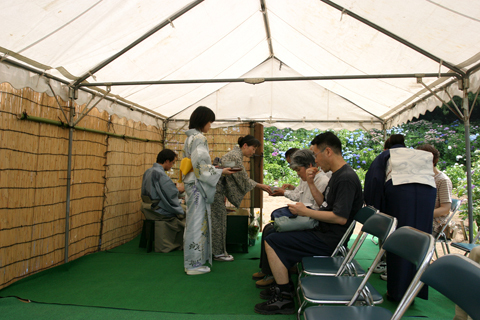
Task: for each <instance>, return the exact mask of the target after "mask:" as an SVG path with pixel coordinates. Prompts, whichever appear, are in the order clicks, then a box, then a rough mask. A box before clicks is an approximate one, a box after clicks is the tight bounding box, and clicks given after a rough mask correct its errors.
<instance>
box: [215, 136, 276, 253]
mask: <svg viewBox="0 0 480 320" xmlns="http://www.w3.org/2000/svg"><path fill="white" fill-rule="evenodd" d="M258 147H260V141H259V140H258V139H255V137H254V136H252V135H246V136H245V137H240V138H238V146H235V147H234V148H233V150H231V151H229V152H228V153H226V154H225V155H223V156H222V160H221V163H222V165H224V166H225V164H226V163H229V162H232V163H233V162H234V163H235V165H234V166H233V167H235V168H238V169H241V170H240V171H239V172H238V173H235V174H232V175H231V176H226V177H223V178H221V179H220V181H219V183H217V191H216V193H215V199H214V201H213V203H212V248H213V259H214V260H217V261H233V259H234V258H233V256H232V255H229V254H228V253H227V249H226V242H225V240H226V237H227V208H226V207H225V196H226V197H227V199H228V201H229V202H230V203H231V204H233V205H234V206H235V207H237V208H238V207H239V206H240V203H241V202H242V200H243V197H245V195H246V194H247V193H248V192H249V191H250V190H252V189H253V188H258V189H260V190H264V191H266V192H268V193H269V194H271V193H272V190H271V189H270V187H269V186H267V185H265V184H261V183H257V182H255V181H254V180H252V179H250V177H249V176H248V174H247V171H245V167H244V166H243V157H246V158H251V157H253V155H254V154H255V151H256V149H257V148H258Z"/></svg>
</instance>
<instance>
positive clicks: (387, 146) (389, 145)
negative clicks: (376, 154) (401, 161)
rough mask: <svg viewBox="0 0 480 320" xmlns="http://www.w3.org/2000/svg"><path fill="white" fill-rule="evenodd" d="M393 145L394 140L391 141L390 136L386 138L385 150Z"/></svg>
mask: <svg viewBox="0 0 480 320" xmlns="http://www.w3.org/2000/svg"><path fill="white" fill-rule="evenodd" d="M391 147H392V142H391V141H390V138H388V139H387V140H385V143H384V144H383V150H388V149H390V148H391Z"/></svg>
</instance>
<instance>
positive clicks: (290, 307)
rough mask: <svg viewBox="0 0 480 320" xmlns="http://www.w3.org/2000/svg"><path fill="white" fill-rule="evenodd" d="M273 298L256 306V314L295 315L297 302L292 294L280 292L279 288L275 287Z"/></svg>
mask: <svg viewBox="0 0 480 320" xmlns="http://www.w3.org/2000/svg"><path fill="white" fill-rule="evenodd" d="M273 288H274V289H273V291H274V294H273V297H272V298H271V299H270V300H268V301H265V302H262V303H259V304H257V305H255V312H256V313H260V314H294V313H295V312H296V311H297V310H296V309H295V301H294V300H293V294H292V293H291V292H280V289H279V288H278V287H277V286H274V287H273Z"/></svg>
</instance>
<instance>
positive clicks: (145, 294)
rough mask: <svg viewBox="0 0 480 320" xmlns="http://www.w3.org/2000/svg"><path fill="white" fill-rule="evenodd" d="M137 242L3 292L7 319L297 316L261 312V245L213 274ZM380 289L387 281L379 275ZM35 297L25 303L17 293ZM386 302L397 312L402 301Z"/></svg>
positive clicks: (1, 306)
mask: <svg viewBox="0 0 480 320" xmlns="http://www.w3.org/2000/svg"><path fill="white" fill-rule="evenodd" d="M138 241H139V239H138V238H136V239H134V240H133V241H131V242H129V243H127V244H124V245H122V246H120V247H117V248H115V249H113V250H109V251H107V252H99V253H95V254H91V255H88V256H85V257H82V258H80V259H77V260H74V261H71V262H69V263H67V264H64V265H61V266H58V267H55V268H52V269H49V270H46V271H43V272H40V273H38V274H35V275H32V276H30V277H28V278H25V279H22V280H20V281H18V282H16V283H14V284H12V285H10V286H9V287H7V288H4V289H2V290H0V297H4V299H0V314H1V319H47V318H48V319H87V318H88V319H97V318H98V319H150V318H152V319H153V318H155V319H196V320H200V319H269V318H276V319H294V318H295V316H263V315H258V314H255V313H254V311H253V307H254V305H255V304H256V303H259V302H262V300H261V299H260V298H259V297H258V294H259V291H260V290H259V289H257V288H255V285H254V281H253V280H251V275H252V273H254V272H256V271H258V260H257V259H256V258H257V257H258V256H259V251H260V245H259V244H258V242H257V245H256V246H254V247H250V250H249V251H250V252H249V253H236V254H234V256H235V261H234V262H214V264H213V268H212V272H211V273H209V274H206V275H201V276H187V275H185V272H184V271H183V252H181V251H177V252H172V253H166V254H165V253H149V254H147V253H146V252H145V249H141V248H138ZM377 252H378V248H377V247H376V246H375V245H374V244H373V243H372V242H371V241H370V240H367V241H366V242H365V244H364V246H363V247H362V250H361V251H360V252H359V253H358V255H357V257H358V258H357V260H358V261H359V262H360V264H362V265H363V266H364V267H367V266H368V265H369V264H370V263H371V261H372V258H373V257H374V256H375V254H376V253H377ZM371 283H372V284H373V286H375V287H376V288H377V290H379V291H380V292H381V293H385V291H386V282H385V281H382V280H380V279H379V276H378V275H375V274H374V275H373V276H372V278H371ZM9 297H20V298H23V299H28V300H31V301H33V302H32V303H25V302H21V301H18V300H17V299H15V298H9ZM381 306H382V307H385V308H387V309H390V310H394V309H395V307H396V304H394V303H391V302H388V301H386V302H384V303H383V304H382V305H381ZM453 315H454V305H453V303H452V302H451V301H450V300H448V299H446V298H445V297H443V296H442V295H440V294H439V293H438V292H436V291H435V290H432V289H430V299H429V300H428V301H424V300H422V299H416V302H415V305H414V306H412V307H410V309H409V310H408V311H407V313H406V314H405V317H426V318H429V319H438V320H439V319H452V318H453Z"/></svg>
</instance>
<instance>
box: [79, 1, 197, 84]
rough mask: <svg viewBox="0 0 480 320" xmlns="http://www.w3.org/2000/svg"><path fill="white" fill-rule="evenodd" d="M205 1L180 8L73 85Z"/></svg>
mask: <svg viewBox="0 0 480 320" xmlns="http://www.w3.org/2000/svg"><path fill="white" fill-rule="evenodd" d="M203 1H204V0H195V1H193V2H191V3H190V4H188V5H186V6H185V7H183V8H182V9H180V10H179V11H177V12H176V13H174V14H173V15H171V16H170V17H169V18H167V19H165V20H163V21H162V22H161V23H159V24H158V25H156V26H155V27H153V28H152V29H150V30H149V31H148V32H147V33H145V34H144V35H142V36H141V37H140V38H138V39H137V40H135V41H134V42H132V43H131V44H129V45H128V46H126V47H125V48H123V49H122V50H120V51H119V52H117V53H116V54H114V55H113V56H111V57H110V58H108V59H106V60H104V61H103V62H101V63H100V64H98V65H97V66H96V67H94V68H93V69H91V70H90V71H88V72H86V73H85V74H84V75H82V76H80V77H79V78H78V79H77V80H75V82H74V83H73V85H72V86H73V87H75V88H76V87H78V86H79V84H80V83H81V82H83V81H85V80H86V79H88V78H89V77H91V76H92V75H94V74H95V73H96V72H98V71H99V70H101V69H103V68H104V67H105V66H107V65H108V64H109V63H111V62H113V61H114V60H116V59H117V58H118V57H120V56H122V55H123V54H124V53H126V52H127V51H129V50H130V49H132V48H134V47H135V46H136V45H138V44H140V43H141V42H143V40H145V39H147V38H149V37H150V36H151V35H153V34H155V33H156V32H157V31H159V30H161V29H162V28H163V27H165V26H167V25H172V22H173V21H174V20H176V19H177V18H179V17H181V16H182V15H183V14H185V13H186V12H188V11H190V10H191V9H193V8H194V7H196V6H197V5H199V4H200V3H202V2H203Z"/></svg>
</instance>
